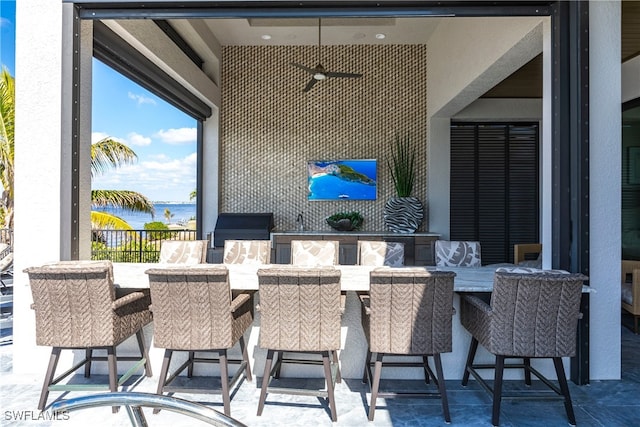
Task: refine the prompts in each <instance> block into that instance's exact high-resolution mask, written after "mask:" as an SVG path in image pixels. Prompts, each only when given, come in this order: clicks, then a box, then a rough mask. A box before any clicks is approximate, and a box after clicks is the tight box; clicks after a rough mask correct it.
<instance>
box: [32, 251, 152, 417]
mask: <svg viewBox="0 0 640 427" xmlns="http://www.w3.org/2000/svg"><path fill="white" fill-rule="evenodd" d="M24 272H25V273H27V274H28V275H29V283H30V285H31V294H32V296H33V304H32V306H31V307H32V308H33V309H34V310H35V314H36V344H38V345H44V346H51V347H53V348H52V350H51V357H50V359H49V366H48V368H47V373H46V375H45V379H44V384H43V386H42V392H41V394H40V401H39V403H38V409H39V410H43V409H44V408H45V406H46V403H47V397H48V395H49V391H52V390H56V391H58V390H60V391H73V390H83V389H89V390H110V391H112V392H115V391H117V390H118V386H120V385H122V383H124V382H125V381H126V380H127V379H128V378H129V377H131V375H133V373H134V372H135V371H136V370H137V369H139V368H140V367H142V366H143V365H144V368H145V373H146V375H147V376H149V377H150V376H151V375H152V372H151V365H150V363H149V355H148V354H147V349H146V347H145V343H144V336H143V334H142V328H143V326H145V325H147V324H148V323H150V322H151V320H152V318H151V312H150V311H149V304H150V302H151V299H150V297H149V290H148V289H120V288H115V287H114V285H113V267H112V265H111V262H110V261H69V262H60V263H58V264H51V265H45V266H42V267H31V268H27V269H26V270H24ZM133 335H135V336H136V338H137V341H138V346H139V348H140V353H141V356H140V357H122V356H120V357H118V356H116V346H118V345H119V344H120V343H122V342H123V341H125V340H126V339H127V338H129V337H130V336H133ZM63 349H85V358H84V360H82V361H81V362H79V363H78V364H76V365H75V366H74V367H72V368H71V369H69V370H68V371H66V372H65V373H63V374H61V375H60V376H58V377H57V378H54V376H55V371H56V367H57V365H58V360H59V357H60V353H61V351H62V350H63ZM95 349H104V350H106V351H107V357H96V356H94V355H93V350H95ZM93 361H107V364H108V367H109V384H108V385H104V386H102V387H100V386H96V385H87V386H79V385H67V384H58V383H59V382H60V381H61V380H62V379H64V378H66V377H67V376H69V375H71V374H72V373H73V372H75V371H76V370H78V369H79V368H81V367H82V366H84V368H85V369H84V376H85V377H89V376H90V374H91V363H92V362H93ZM118 361H136V362H137V363H136V364H135V365H134V366H133V367H132V368H131V369H129V370H128V371H127V373H125V374H124V375H122V376H121V377H120V378H119V379H118V378H117V375H118V369H117V362H118ZM115 410H116V408H115V407H114V411H115Z"/></svg>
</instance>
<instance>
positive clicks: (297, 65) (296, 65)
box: [289, 62, 316, 74]
mask: <svg viewBox="0 0 640 427" xmlns="http://www.w3.org/2000/svg"><path fill="white" fill-rule="evenodd" d="M289 65H293V66H294V67H298V68H300V69H301V70H304V71H306V72H307V73H311V74H315V73H316V70H315V69H313V68H309V67H305V66H304V65H302V64H297V63H295V62H290V63H289Z"/></svg>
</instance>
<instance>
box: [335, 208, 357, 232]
mask: <svg viewBox="0 0 640 427" xmlns="http://www.w3.org/2000/svg"><path fill="white" fill-rule="evenodd" d="M326 221H327V224H329V226H331V228H333V229H334V230H337V231H353V230H357V229H359V228H360V227H361V226H362V222H363V221H364V218H363V217H362V215H360V212H338V213H335V214H333V215H331V216H329V217H327V218H326Z"/></svg>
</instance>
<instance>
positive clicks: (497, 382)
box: [460, 269, 587, 426]
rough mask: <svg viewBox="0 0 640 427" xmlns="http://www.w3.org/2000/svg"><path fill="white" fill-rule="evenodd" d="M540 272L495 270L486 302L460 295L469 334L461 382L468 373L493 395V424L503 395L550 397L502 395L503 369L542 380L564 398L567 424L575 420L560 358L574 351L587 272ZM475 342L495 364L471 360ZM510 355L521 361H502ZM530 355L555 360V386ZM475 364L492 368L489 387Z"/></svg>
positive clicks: (531, 393)
mask: <svg viewBox="0 0 640 427" xmlns="http://www.w3.org/2000/svg"><path fill="white" fill-rule="evenodd" d="M530 270H535V269H530ZM543 271H544V270H538V272H533V273H529V274H526V273H524V274H523V273H514V272H500V271H498V272H496V274H495V277H494V285H493V292H492V294H491V303H490V304H487V303H486V302H484V301H483V300H481V299H480V298H478V297H476V296H473V295H462V296H461V298H460V310H461V313H460V320H461V323H462V326H464V327H465V328H466V329H467V330H468V331H469V332H470V333H471V335H472V339H471V344H470V346H469V353H468V356H467V362H466V366H465V372H464V375H463V378H462V385H464V386H466V385H467V382H468V381H469V375H473V377H474V378H475V379H476V380H477V381H478V382H479V384H480V385H481V386H482V387H483V388H484V389H485V390H486V391H487V392H489V393H490V394H491V395H492V396H493V413H492V417H491V421H492V423H493V425H494V426H497V425H498V424H499V422H500V403H501V400H502V399H503V398H510V397H516V398H522V397H525V396H530V397H532V398H535V397H541V398H545V399H548V398H549V393H544V394H541V393H539V392H535V391H527V392H525V393H528V394H524V393H522V392H521V393H512V394H509V395H507V394H503V393H502V385H503V384H502V377H503V371H504V369H505V368H516V369H523V370H524V379H525V383H526V384H527V385H530V384H531V374H533V375H535V376H536V377H538V378H539V379H540V380H542V382H543V383H544V384H545V385H547V386H548V387H549V388H550V389H551V390H552V391H554V392H555V393H556V394H558V395H559V396H560V397H559V398H560V399H563V400H564V406H565V410H566V412H567V418H568V419H569V423H570V424H572V425H575V424H576V420H575V415H574V412H573V405H572V404H571V396H570V394H569V387H568V385H567V378H566V376H565V372H564V366H563V365H562V357H571V356H574V355H575V353H576V331H577V326H578V319H579V318H580V317H581V314H580V299H581V297H582V286H583V283H584V281H585V280H587V277H586V276H583V275H582V274H561V273H557V270H554V272H552V273H544V272H543ZM478 344H481V345H482V346H483V347H484V348H486V349H487V350H488V351H489V352H490V353H493V354H494V355H495V356H496V362H495V365H486V364H474V363H473V361H474V358H475V354H476V350H477V348H478ZM510 358H516V359H523V363H511V364H505V359H510ZM533 358H550V359H552V360H553V364H554V367H555V370H556V375H557V378H558V385H559V387H558V386H556V385H555V384H553V383H552V382H551V381H550V380H548V379H547V378H546V377H544V376H543V375H542V373H540V372H539V371H537V370H536V369H534V368H533V367H532V366H531V359H533ZM478 369H494V370H495V372H494V382H493V388H491V387H490V386H489V384H488V383H487V382H486V381H485V380H484V379H483V378H482V377H481V376H480V375H479V373H478V372H477V370H478ZM552 396H554V395H553V394H552ZM554 397H555V396H554Z"/></svg>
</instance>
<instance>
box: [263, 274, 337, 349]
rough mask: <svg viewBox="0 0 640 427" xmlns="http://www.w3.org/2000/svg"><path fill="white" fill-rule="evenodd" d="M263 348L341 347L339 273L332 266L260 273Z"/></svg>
mask: <svg viewBox="0 0 640 427" xmlns="http://www.w3.org/2000/svg"><path fill="white" fill-rule="evenodd" d="M258 283H259V287H260V338H259V344H260V347H262V348H268V349H273V350H284V351H328V350H337V349H339V348H340V318H341V304H340V271H338V270H336V269H334V268H332V267H323V268H308V267H292V266H290V267H282V268H269V269H260V270H258Z"/></svg>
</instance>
